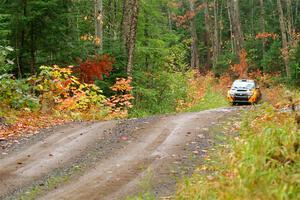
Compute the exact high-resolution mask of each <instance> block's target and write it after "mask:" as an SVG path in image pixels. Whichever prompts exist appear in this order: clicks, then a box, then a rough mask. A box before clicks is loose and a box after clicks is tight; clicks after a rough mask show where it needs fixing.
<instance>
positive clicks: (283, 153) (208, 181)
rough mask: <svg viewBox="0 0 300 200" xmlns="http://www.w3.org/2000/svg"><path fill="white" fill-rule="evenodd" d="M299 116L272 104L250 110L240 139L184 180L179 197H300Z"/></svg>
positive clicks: (180, 186)
mask: <svg viewBox="0 0 300 200" xmlns="http://www.w3.org/2000/svg"><path fill="white" fill-rule="evenodd" d="M295 115H296V114H295V113H288V112H280V111H278V110H276V109H275V108H274V107H273V106H271V105H269V104H263V105H262V106H261V107H260V108H257V109H253V110H250V111H246V112H245V114H244V116H243V120H242V123H241V126H240V128H239V130H238V132H239V136H237V137H234V138H233V139H229V141H228V143H229V145H224V146H223V147H222V148H219V149H218V150H217V153H214V154H213V155H211V157H213V159H209V160H210V161H208V163H207V164H206V165H203V166H201V167H200V168H199V170H198V172H197V173H195V175H193V177H192V178H187V179H185V180H184V181H182V182H181V183H180V184H179V186H178V190H177V194H176V197H175V199H180V200H181V199H189V200H193V199H249V200H250V199H264V200H265V199H266V200H268V199H270V200H273V199H280V200H281V199H282V200H284V199H286V200H287V199H300V171H299V169H300V129H299V128H300V127H299V124H297V120H296V119H295ZM298 123H299V122H298Z"/></svg>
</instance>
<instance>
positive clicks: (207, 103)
mask: <svg viewBox="0 0 300 200" xmlns="http://www.w3.org/2000/svg"><path fill="white" fill-rule="evenodd" d="M226 106H228V102H227V101H226V99H225V97H224V95H222V94H221V93H219V92H217V91H213V90H212V89H211V88H208V89H206V93H205V95H204V97H203V99H202V100H201V101H200V102H198V103H197V104H196V105H194V106H193V107H191V108H189V109H188V111H202V110H208V109H213V108H220V107H226Z"/></svg>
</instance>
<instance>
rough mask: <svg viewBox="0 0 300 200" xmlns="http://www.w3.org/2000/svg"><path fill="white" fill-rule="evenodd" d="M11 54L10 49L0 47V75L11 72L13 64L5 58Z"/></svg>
mask: <svg viewBox="0 0 300 200" xmlns="http://www.w3.org/2000/svg"><path fill="white" fill-rule="evenodd" d="M11 52H13V48H12V47H9V46H6V47H4V46H1V45H0V75H1V74H5V73H9V72H11V70H12V69H13V67H14V62H13V61H12V60H10V59H8V58H7V57H8V55H9V54H10V53H11Z"/></svg>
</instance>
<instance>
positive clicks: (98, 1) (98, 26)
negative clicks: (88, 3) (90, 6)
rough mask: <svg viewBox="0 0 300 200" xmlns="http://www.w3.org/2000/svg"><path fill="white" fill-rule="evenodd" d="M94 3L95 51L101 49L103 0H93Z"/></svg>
mask: <svg viewBox="0 0 300 200" xmlns="http://www.w3.org/2000/svg"><path fill="white" fill-rule="evenodd" d="M94 5H95V44H96V52H97V53H102V51H103V2H102V0H94Z"/></svg>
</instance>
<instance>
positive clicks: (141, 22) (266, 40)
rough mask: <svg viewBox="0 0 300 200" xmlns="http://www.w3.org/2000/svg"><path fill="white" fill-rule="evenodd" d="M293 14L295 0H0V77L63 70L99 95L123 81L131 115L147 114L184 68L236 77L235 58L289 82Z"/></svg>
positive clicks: (170, 101)
mask: <svg viewBox="0 0 300 200" xmlns="http://www.w3.org/2000/svg"><path fill="white" fill-rule="evenodd" d="M299 12H300V2H299V0H284V1H283V0H123V1H121V0H93V1H92V0H89V1H87V0H1V6H0V44H1V50H0V52H1V53H0V55H1V57H0V65H1V68H0V73H1V74H4V73H13V74H14V75H15V77H18V78H24V77H28V76H30V75H32V74H35V73H38V72H39V71H40V68H39V67H40V66H41V65H49V66H52V65H54V64H57V65H59V66H69V65H72V66H74V67H75V68H79V69H80V70H79V72H80V73H84V77H85V78H84V79H85V81H86V78H87V79H88V80H87V82H93V81H94V80H95V79H99V80H96V81H95V83H96V84H97V85H98V86H100V88H101V89H102V90H103V91H104V94H106V95H110V91H109V87H110V86H112V85H113V82H114V81H115V78H116V77H127V76H133V86H134V96H135V101H136V108H137V109H138V108H143V109H146V108H147V107H149V109H150V107H151V112H153V113H155V112H160V111H161V110H162V109H166V110H168V107H169V110H170V109H171V107H172V109H173V107H174V99H175V98H176V99H178V98H180V97H181V96H183V95H185V94H186V91H185V90H186V87H185V85H184V84H185V82H186V79H187V76H188V75H187V72H188V71H189V70H191V69H194V70H197V71H199V72H200V73H202V74H205V73H207V72H209V71H211V72H213V73H214V74H215V76H217V77H220V76H222V75H224V74H226V73H229V75H230V76H232V77H237V74H236V73H235V70H232V69H233V68H234V64H238V63H240V62H241V61H240V58H242V57H244V58H246V61H247V66H248V67H247V69H246V70H247V71H248V72H253V71H255V72H257V71H258V70H259V73H258V74H262V73H271V74H272V73H274V74H280V76H279V79H280V81H282V82H284V83H288V84H292V85H299V84H300V78H299V76H300V66H299V63H300V62H299V61H300V48H299V39H300V35H299V31H300V30H299V29H300V17H299ZM103 55H105V56H104V57H103ZM241 55H244V56H241ZM87 67H90V69H89V70H87ZM75 71H76V70H75ZM77 72H78V70H77ZM102 74H103V76H102ZM108 75H110V76H108ZM81 77H82V74H81ZM101 79H103V80H101ZM162 100H164V101H162ZM154 105H155V106H154ZM153 107H155V109H154V110H153ZM149 109H148V110H149ZM147 112H148V111H147Z"/></svg>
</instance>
